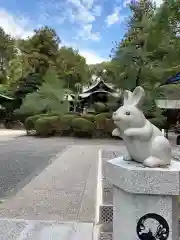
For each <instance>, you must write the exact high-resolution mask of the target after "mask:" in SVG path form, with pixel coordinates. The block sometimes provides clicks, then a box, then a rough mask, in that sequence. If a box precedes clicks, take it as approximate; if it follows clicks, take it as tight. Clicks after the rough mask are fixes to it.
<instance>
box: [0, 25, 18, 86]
mask: <svg viewBox="0 0 180 240" xmlns="http://www.w3.org/2000/svg"><path fill="white" fill-rule="evenodd" d="M14 54H15V48H14V40H13V38H12V37H11V36H10V35H8V34H6V33H5V31H4V30H3V28H2V27H0V82H1V83H3V82H5V81H6V77H7V75H6V68H7V65H8V63H9V61H10V59H11V58H12V57H13V55H14Z"/></svg>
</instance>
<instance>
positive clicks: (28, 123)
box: [24, 115, 41, 131]
mask: <svg viewBox="0 0 180 240" xmlns="http://www.w3.org/2000/svg"><path fill="white" fill-rule="evenodd" d="M40 117H41V115H34V116H31V117H28V118H27V119H26V120H25V123H24V126H25V128H26V130H27V131H31V130H35V122H36V120H38V119H39V118H40Z"/></svg>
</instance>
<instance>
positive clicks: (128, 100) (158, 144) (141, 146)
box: [112, 86, 171, 167]
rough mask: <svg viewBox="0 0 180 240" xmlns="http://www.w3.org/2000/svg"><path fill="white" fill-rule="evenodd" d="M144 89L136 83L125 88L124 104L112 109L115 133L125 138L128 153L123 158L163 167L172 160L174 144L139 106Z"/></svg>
mask: <svg viewBox="0 0 180 240" xmlns="http://www.w3.org/2000/svg"><path fill="white" fill-rule="evenodd" d="M144 97H145V92H144V89H143V88H142V87H140V86H139V87H136V88H135V90H134V91H133V92H131V91H128V90H126V91H125V92H124V105H123V106H121V107H120V108H119V109H117V111H116V112H114V113H113V116H112V118H113V121H114V123H115V125H116V126H117V128H115V129H114V131H113V132H112V135H113V136H119V137H121V138H122V139H123V140H124V143H125V145H126V148H127V150H128V153H129V156H126V157H124V160H135V161H137V162H140V163H143V164H144V165H145V166H147V167H161V166H166V165H169V164H170V162H171V145H170V143H169V141H168V140H167V139H166V138H165V137H164V136H163V134H162V132H161V131H160V130H159V129H158V128H157V127H156V126H154V125H153V124H152V123H150V122H149V121H148V120H147V119H146V118H145V116H144V114H143V112H142V111H141V110H140V107H141V104H142V100H143V98H144Z"/></svg>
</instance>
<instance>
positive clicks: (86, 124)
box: [72, 117, 95, 137]
mask: <svg viewBox="0 0 180 240" xmlns="http://www.w3.org/2000/svg"><path fill="white" fill-rule="evenodd" d="M72 128H73V133H74V135H75V136H78V137H90V136H91V137H92V136H93V133H94V129H95V125H94V123H93V122H91V121H89V120H87V119H84V118H80V117H79V118H76V119H74V120H73V121H72Z"/></svg>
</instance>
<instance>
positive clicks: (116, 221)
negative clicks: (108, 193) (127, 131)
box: [105, 157, 180, 240]
mask: <svg viewBox="0 0 180 240" xmlns="http://www.w3.org/2000/svg"><path fill="white" fill-rule="evenodd" d="M105 174H106V177H107V178H108V179H109V180H110V181H111V183H112V184H113V211H114V212H113V214H114V215H113V240H138V239H140V240H156V239H157V240H166V239H168V240H179V221H178V217H179V216H180V212H179V206H178V196H179V195H180V194H179V193H180V162H176V161H172V163H171V166H169V167H167V168H146V167H144V166H143V165H142V164H139V163H136V162H127V161H124V160H123V158H122V157H119V158H116V159H113V160H111V161H108V162H107V165H106V170H105Z"/></svg>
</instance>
